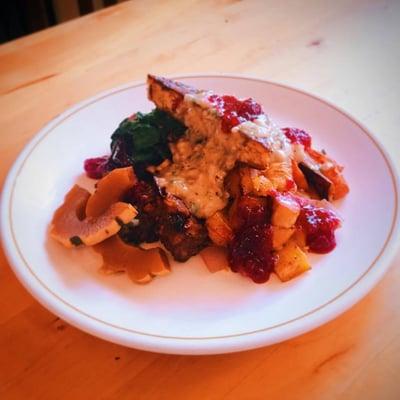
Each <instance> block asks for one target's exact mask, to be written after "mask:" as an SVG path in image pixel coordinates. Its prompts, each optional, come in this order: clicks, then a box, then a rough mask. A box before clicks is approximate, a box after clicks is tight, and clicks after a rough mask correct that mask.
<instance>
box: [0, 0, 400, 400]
mask: <svg viewBox="0 0 400 400" xmlns="http://www.w3.org/2000/svg"><path fill="white" fill-rule="evenodd" d="M399 39H400V2H399V1H396V0H393V1H389V0H387V1H385V0H375V1H373V0H353V1H351V0H347V1H343V0H337V1H334V2H333V1H332V2H328V1H320V0H312V1H311V0H310V1H302V0H298V1H295V0H292V1H289V0H284V1H283V0H280V1H234V0H230V1H228V0H226V1H223V0H219V1H217V0H214V1H212V0H190V1H189V0H188V1H183V0H182V1H178V0H176V1H163V2H161V1H159V2H158V1H146V2H145V1H140V0H137V1H132V2H128V3H123V4H121V5H119V6H115V7H111V8H108V9H105V10H103V11H101V12H98V13H95V14H91V15H89V16H86V17H84V18H80V19H78V20H75V21H72V22H69V23H66V24H63V25H60V26H58V27H55V28H52V29H48V30H46V31H43V32H40V33H37V34H34V35H32V36H29V37H26V38H23V39H21V40H17V41H14V42H11V43H8V44H5V45H3V46H0V95H1V97H0V126H1V131H0V132H1V133H0V135H1V136H0V138H1V147H0V160H1V164H0V184H2V183H3V181H4V178H5V176H6V173H7V171H8V169H9V167H10V166H11V164H12V162H13V160H14V159H15V158H16V156H17V154H18V153H19V152H20V150H21V149H22V148H23V146H24V145H25V144H26V143H27V141H28V140H29V139H30V138H31V137H32V136H33V135H34V134H35V133H36V132H37V130H38V129H39V128H40V127H42V126H43V125H44V124H45V123H46V122H47V121H48V120H49V119H51V118H53V117H54V116H56V115H57V114H59V113H61V112H62V111H64V110H65V109H66V108H67V107H69V106H71V105H72V104H74V103H75V102H77V101H80V100H82V99H84V98H86V97H88V96H91V95H93V94H95V93H97V92H99V91H102V90H104V89H107V88H111V87H113V86H115V85H119V84H121V83H124V82H127V81H131V80H138V79H144V77H145V75H146V73H147V72H150V71H151V72H153V73H157V74H162V75H165V74H178V73H186V72H197V71H201V72H222V71H223V72H232V73H245V74H247V75H250V76H256V77H261V78H266V79H269V80H276V81H279V82H283V83H287V84H290V85H294V86H297V87H300V88H302V89H305V90H308V91H312V92H314V93H316V94H317V95H320V96H322V97H324V98H326V99H328V100H330V101H332V102H334V103H336V104H338V105H339V106H340V107H342V108H344V109H346V110H347V111H348V112H350V113H351V114H353V115H354V116H355V117H356V118H357V119H359V120H360V121H361V122H362V123H364V124H365V125H366V126H367V127H368V128H370V129H371V130H372V131H373V132H375V134H376V135H377V136H378V137H379V139H380V140H381V141H382V142H383V144H384V145H386V147H387V149H388V150H389V152H390V153H391V155H392V156H393V158H394V159H395V160H396V162H397V165H399V154H400V145H399V143H400V141H399V139H398V132H399V126H400V112H399V104H400V79H399V69H400V45H399ZM399 264H400V257H399V255H398V256H397V258H396V260H395V262H394V263H393V265H392V268H391V269H390V270H389V272H388V273H387V274H386V276H385V278H384V279H383V280H382V281H381V282H380V283H379V284H378V285H377V287H376V288H375V289H374V290H373V291H372V292H371V293H370V294H369V295H368V296H367V297H366V298H365V299H364V300H362V301H361V302H359V303H358V304H357V305H356V306H354V307H353V308H352V309H351V310H350V311H348V312H346V313H345V314H344V315H342V316H341V317H339V318H337V319H336V320H334V321H332V322H330V323H328V324H326V325H325V326H323V327H321V328H319V329H316V330H314V331H312V332H310V333H308V334H305V335H302V336H300V337H298V338H296V339H293V340H289V341H287V342H285V343H281V344H277V345H274V346H270V347H266V348H262V349H257V350H253V351H247V352H242V353H237V354H226V355H219V356H202V357H194V356H193V357H192V356H173V355H160V354H154V353H148V352H143V351H136V350H133V349H129V348H124V347H121V346H118V345H114V344H111V343H108V342H105V341H102V340H100V339H97V338H95V337H92V336H89V335H87V334H85V333H83V332H80V331H79V330H77V329H75V328H73V327H72V326H69V325H67V324H66V323H65V322H63V321H62V320H60V319H59V318H57V317H56V316H54V315H52V314H51V313H50V312H48V311H47V310H45V309H44V308H43V307H41V306H40V305H39V304H38V303H37V302H36V300H34V299H33V298H32V297H31V296H30V295H29V294H28V293H27V292H26V291H25V290H24V289H23V288H22V286H21V285H20V283H19V282H18V281H17V280H16V278H15V276H14V274H13V272H12V271H11V269H10V267H9V265H8V263H7V261H6V259H5V257H4V253H3V252H2V251H0V266H1V268H0V398H1V399H4V400H5V399H75V398H77V399H78V398H85V399H99V398H116V399H125V398H127V399H150V398H151V399H153V398H156V399H222V398H224V399H275V398H277V399H308V400H310V399H336V398H341V399H342V398H343V399H384V400H388V399H399V398H400V296H399V289H400V288H399V285H400V269H398V268H396V266H397V267H398V266H399Z"/></svg>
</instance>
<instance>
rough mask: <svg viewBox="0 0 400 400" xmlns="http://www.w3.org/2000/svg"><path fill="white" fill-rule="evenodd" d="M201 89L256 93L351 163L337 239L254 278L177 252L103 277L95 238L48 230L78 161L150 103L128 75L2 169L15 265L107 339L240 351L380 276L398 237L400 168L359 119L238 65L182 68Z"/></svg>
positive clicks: (151, 346) (279, 336) (54, 306)
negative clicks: (156, 274)
mask: <svg viewBox="0 0 400 400" xmlns="http://www.w3.org/2000/svg"><path fill="white" fill-rule="evenodd" d="M176 79H179V80H182V81H184V82H186V83H189V84H192V85H194V86H196V87H199V88H205V89H213V90H215V91H216V92H219V93H229V94H234V95H236V96H238V97H247V96H251V97H253V98H254V99H256V100H257V101H258V102H260V103H261V104H262V105H263V107H264V110H266V111H267V113H268V114H269V115H270V116H271V118H272V119H274V120H275V121H276V122H277V123H278V124H280V125H281V126H295V127H299V128H303V129H305V130H307V131H309V132H310V133H311V134H312V136H313V139H314V147H315V148H320V149H321V148H324V149H326V150H327V151H328V154H329V155H330V156H332V157H333V158H334V159H335V160H337V161H338V162H339V163H341V164H343V165H344V166H345V171H344V173H345V176H346V178H347V180H348V182H349V185H350V188H351V191H350V194H349V195H348V196H347V198H346V199H345V200H343V201H342V202H339V203H337V208H338V210H339V213H340V214H341V216H342V217H343V219H344V223H343V227H342V228H341V229H340V230H339V231H338V232H337V241H338V245H337V248H336V249H335V250H334V251H333V252H332V253H330V254H327V255H324V256H315V255H311V256H310V261H311V264H312V267H313V268H312V270H311V271H310V272H308V273H306V274H303V275H302V276H300V277H298V278H296V279H294V280H292V281H290V282H287V283H281V282H279V281H278V279H277V278H276V277H275V276H274V277H272V278H271V279H270V281H269V282H268V283H266V284H262V285H257V284H254V283H253V282H252V281H250V280H249V279H245V278H244V277H242V276H240V275H239V274H234V273H230V272H219V273H215V274H211V273H209V272H208V271H207V269H206V267H205V266H204V265H203V263H202V261H201V259H200V258H199V257H194V258H192V259H191V260H190V261H188V262H187V263H185V264H177V263H174V264H173V265H172V273H171V274H170V275H168V276H166V277H162V278H156V279H154V280H153V281H152V282H151V283H150V284H148V285H143V286H142V285H135V284H133V283H132V282H131V281H130V280H129V279H128V277H127V276H126V275H115V276H104V275H102V274H100V273H99V272H98V268H99V265H100V261H101V260H100V259H99V256H98V255H97V254H95V253H94V252H93V251H92V249H90V248H82V249H72V250H71V249H65V248H63V247H62V246H61V245H59V244H58V243H56V242H55V241H53V240H51V239H49V237H48V226H49V222H50V220H51V218H52V215H53V212H54V210H55V209H56V208H57V207H58V206H59V205H60V204H61V203H62V201H63V197H64V195H65V194H66V193H67V191H68V190H69V189H70V188H71V186H72V185H73V184H74V183H76V182H78V183H80V184H82V185H91V184H92V182H90V180H89V179H86V178H85V177H84V176H83V174H82V164H83V160H84V159H86V158H88V157H94V156H98V155H103V154H106V153H107V152H108V149H109V143H110V135H111V133H112V132H113V131H114V129H115V128H116V126H117V124H118V123H119V122H120V121H121V120H122V119H123V118H125V117H126V116H129V115H130V114H132V113H133V112H136V111H139V110H140V111H143V112H147V111H149V110H151V108H152V104H151V103H150V102H149V101H148V100H147V98H146V86H145V85H144V84H143V83H140V84H128V85H125V86H122V87H119V88H116V89H112V90H110V91H107V92H104V93H101V94H100V95H98V96H95V97H93V98H91V99H89V100H87V101H84V102H82V103H80V104H78V105H76V106H75V107H73V108H71V109H70V110H68V111H66V112H65V113H63V114H62V115H60V116H58V117H57V118H56V119H54V120H53V121H51V122H50V123H49V124H48V125H47V126H46V127H45V128H43V129H42V130H41V131H40V132H39V133H38V134H37V135H36V136H35V137H34V139H33V140H32V141H31V142H30V143H29V144H28V146H27V147H26V148H25V149H24V151H23V152H22V153H21V155H20V156H19V157H18V159H17V161H16V162H15V165H14V166H13V168H12V170H11V171H10V173H9V176H8V178H7V181H6V184H5V187H4V192H3V199H2V204H1V229H2V236H3V241H4V247H5V249H6V252H7V256H8V258H9V261H10V263H11V265H12V267H13V268H14V271H15V273H16V274H17V276H18V278H19V279H20V280H21V282H22V283H23V284H24V285H25V287H26V288H27V289H28V290H29V291H30V292H31V293H32V295H33V296H35V297H36V298H37V299H38V300H39V301H40V302H41V303H42V304H43V305H44V306H45V307H47V308H48V309H50V310H51V311H52V312H54V313H55V314H57V315H58V316H60V317H61V318H63V319H65V320H66V321H67V322H69V323H70V324H72V325H75V326H76V327H78V328H80V329H82V330H84V331H86V332H89V333H91V334H93V335H96V336H99V337H101V338H104V339H107V340H110V341H113V342H116V343H120V344H123V345H126V346H131V347H135V348H139V349H145V350H152V351H157V352H166V353H179V354H210V353H223V352H232V351H239V350H244V349H250V348H255V347H259V346H264V345H268V344H272V343H276V342H279V341H282V340H285V339H288V338H291V337H293V336H296V335H299V334H301V333H303V332H306V331H309V330H310V329H313V328H315V327H317V326H319V325H321V324H323V323H325V322H327V321H328V320H330V319H332V318H334V317H335V316H337V315H338V314H340V313H342V312H343V311H345V310H346V309H348V308H349V307H350V306H351V305H353V304H354V303H355V302H356V301H357V300H359V299H361V298H362V297H363V296H364V295H365V294H366V293H367V292H368V291H369V290H370V289H371V288H372V286H373V285H374V284H375V283H376V282H377V281H378V280H379V279H380V278H381V277H382V275H383V274H384V272H385V270H386V269H387V268H388V266H389V263H390V259H391V258H392V256H393V255H394V251H395V242H396V237H398V234H399V230H398V220H399V216H398V209H397V208H398V203H399V199H398V187H399V186H398V179H397V177H396V174H395V172H394V168H393V165H392V163H391V162H390V161H389V159H388V156H387V154H386V153H385V152H384V151H383V149H382V147H381V145H379V143H378V142H377V141H376V139H374V138H373V137H372V135H371V134H370V133H368V132H367V131H366V129H365V128H363V127H362V126H361V125H360V124H359V123H357V122H356V121H354V120H353V119H352V118H351V117H349V116H348V115H347V114H345V113H344V112H342V111H340V110H339V109H337V108H336V107H334V106H332V105H330V104H328V103H326V102H325V101H323V100H321V99H319V98H317V97H315V96H312V95H310V94H307V93H304V92H302V91H299V90H297V89H293V88H290V87H287V86H283V85H279V84H276V83H271V82H266V81H262V80H256V79H248V78H243V77H232V76H190V77H180V78H176Z"/></svg>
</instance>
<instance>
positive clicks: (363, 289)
mask: <svg viewBox="0 0 400 400" xmlns="http://www.w3.org/2000/svg"><path fill="white" fill-rule="evenodd" d="M170 78H171V79H178V80H179V79H188V78H217V79H218V78H227V79H239V80H250V81H256V82H259V83H261V84H269V85H274V86H280V87H282V88H284V89H288V90H290V91H295V92H298V93H300V94H302V95H306V96H308V97H311V98H314V99H315V100H317V101H318V102H321V103H323V104H324V105H327V106H329V107H330V108H332V109H333V110H335V111H336V112H339V113H340V114H342V115H344V116H345V117H346V118H347V119H348V120H350V121H351V122H352V123H354V124H356V125H357V126H358V127H359V128H360V129H361V130H362V132H363V133H364V134H365V135H366V136H367V137H368V138H369V139H370V140H371V141H372V142H373V145H374V147H375V148H376V149H377V150H378V151H379V152H380V154H381V156H382V157H383V159H384V161H385V165H386V167H387V169H388V171H389V173H390V175H391V181H392V184H393V190H394V195H395V200H396V201H395V205H394V214H393V220H392V226H391V229H390V231H389V234H388V236H387V238H386V240H385V243H384V244H383V246H382V248H381V249H380V251H379V253H378V255H377V256H376V258H375V260H373V261H372V263H371V264H370V266H369V268H368V269H367V270H366V271H365V272H364V273H363V274H362V275H361V276H360V277H358V279H357V280H356V281H355V282H353V283H352V284H351V285H350V286H349V287H347V288H346V289H345V290H343V291H342V292H341V293H340V294H338V295H336V296H335V297H334V298H333V299H331V300H329V301H328V302H326V303H324V304H322V305H320V306H319V307H317V308H315V309H313V310H311V311H309V312H307V313H305V314H302V315H300V316H298V317H296V318H293V319H291V320H288V321H285V322H282V323H280V324H276V325H273V326H270V327H267V328H261V329H257V330H255V331H251V332H242V333H237V334H230V335H222V336H216V337H173V336H164V335H157V334H152V333H146V332H140V331H135V330H131V329H128V328H124V327H120V326H117V325H114V324H111V323H109V322H106V321H103V320H101V319H99V318H96V317H94V316H91V315H90V314H87V313H85V312H84V311H82V310H79V309H77V308H76V307H75V306H74V305H72V304H69V303H68V302H66V301H65V300H63V299H62V298H61V297H59V296H57V295H56V294H55V293H54V292H52V291H51V289H49V288H48V287H47V285H45V284H44V283H43V282H42V281H41V280H40V279H39V278H38V277H37V276H36V275H35V274H34V273H33V271H32V270H31V269H30V268H29V264H28V263H26V261H25V260H24V258H23V255H22V254H21V252H20V251H19V249H18V245H17V241H16V240H15V239H14V237H13V232H12V226H11V225H12V224H11V223H10V224H8V223H7V222H9V218H10V219H11V214H10V211H11V206H12V203H11V199H12V194H13V184H14V183H15V182H16V180H17V178H18V175H19V173H20V172H21V171H22V169H23V165H24V163H25V161H26V160H27V159H28V157H29V155H30V153H31V152H32V151H33V150H34V149H35V146H36V145H37V144H39V143H40V142H41V141H42V140H43V139H44V138H45V137H46V136H47V134H49V133H50V132H51V131H52V130H53V129H55V128H56V127H57V126H58V125H59V124H61V123H62V122H63V121H64V120H65V119H67V118H69V117H70V116H71V115H73V114H74V113H76V112H79V110H81V109H83V108H85V107H87V106H89V105H91V104H93V103H95V102H97V101H99V100H101V99H102V98H105V97H108V96H110V95H113V94H115V93H118V92H121V91H124V90H129V89H134V88H137V87H140V86H145V85H146V82H145V81H143V80H138V81H132V82H128V83H125V84H122V85H119V86H116V87H113V88H110V89H108V90H104V91H101V92H100V93H98V94H95V95H94V96H90V97H89V98H86V99H84V100H82V101H80V102H78V103H76V104H75V105H73V106H72V107H69V108H67V109H66V110H64V111H63V112H61V113H60V114H58V115H57V116H55V117H54V118H52V119H51V120H50V121H49V122H47V123H46V124H45V125H44V126H43V127H42V128H41V129H40V130H39V131H38V132H37V133H36V134H34V136H33V137H32V139H31V140H30V141H29V142H28V143H27V144H26V146H25V147H24V149H23V150H22V151H21V152H20V153H19V155H18V156H17V158H16V160H15V161H14V163H13V165H12V167H11V169H10V170H9V172H8V175H7V177H6V179H5V181H4V186H3V191H2V195H1V238H2V242H3V249H4V252H5V255H6V257H7V259H8V261H9V263H10V266H11V268H12V269H13V271H14V273H15V274H16V275H17V277H18V279H19V281H20V282H21V283H22V284H23V286H24V287H25V288H26V289H27V290H28V292H30V293H31V294H32V295H33V297H34V298H35V299H36V300H38V301H39V302H40V303H41V304H42V305H43V306H44V307H45V308H47V309H49V310H50V311H52V312H53V313H55V314H56V315H59V316H61V317H62V318H63V319H65V320H66V321H67V322H68V323H70V324H71V325H74V326H76V327H78V328H79V329H81V330H83V331H86V332H88V333H90V334H92V335H95V336H98V337H101V338H103V339H106V340H110V341H113V342H116V343H119V344H123V345H127V346H129V347H135V348H139V349H144V350H151V351H158V352H165V353H175V354H212V353H225V352H233V351H241V350H245V349H250V348H255V347H260V346H265V345H270V344H273V343H277V342H280V341H283V340H287V339H289V338H291V337H295V336H298V335H300V334H302V333H304V332H308V331H310V330H312V329H314V328H316V327H318V326H320V325H323V324H325V323H326V322H328V321H330V320H332V319H334V318H335V317H337V316H339V315H340V314H342V313H343V312H345V311H346V310H348V309H349V308H350V307H352V306H353V305H354V304H355V303H356V302H357V301H359V300H361V299H362V298H363V297H364V296H365V295H366V294H367V293H368V292H369V291H370V290H371V289H372V288H373V286H375V285H376V284H377V283H378V282H379V280H380V279H381V278H382V277H383V275H384V274H385V273H386V271H387V270H388V268H389V267H390V264H391V261H392V260H393V258H394V256H395V255H396V252H397V245H396V242H397V239H398V238H399V236H400V229H399V211H398V199H399V195H398V193H399V186H400V185H399V176H398V172H397V169H396V165H395V164H394V163H393V161H392V159H391V156H390V155H389V154H388V153H387V151H386V149H385V148H384V147H383V145H382V144H381V143H380V141H379V140H378V139H377V138H376V137H375V136H374V135H373V134H372V133H371V132H370V131H369V130H368V129H367V128H366V127H365V126H363V125H362V124H361V123H360V122H359V121H357V120H356V119H355V118H354V117H352V116H351V115H350V114H348V113H347V112H346V111H344V110H342V109H341V108H340V107H338V106H336V105H334V104H332V103H330V102H329V101H326V100H325V99H323V98H321V97H319V96H317V95H314V94H312V93H309V92H307V91H305V90H302V89H298V88H296V87H293V86H290V85H286V84H283V83H280V82H276V81H269V80H265V79H261V78H255V77H250V76H248V75H243V74H224V73H218V74H215V73H211V74H204V73H199V74H195V73H194V74H185V75H179V76H170ZM10 222H11V221H10ZM21 262H22V264H24V262H25V264H26V265H22V264H21ZM378 267H379V268H378ZM26 272H28V273H29V274H30V275H31V279H29V278H28V277H27V276H26ZM32 277H33V278H34V281H33V282H32ZM360 283H362V284H360ZM43 290H47V291H48V293H44V292H43ZM49 294H51V296H50V295H49ZM59 302H61V304H60V303H59ZM65 307H67V308H65ZM76 311H78V313H79V314H80V315H78V316H77V315H75V314H74V313H75V312H76ZM87 318H89V321H86V319H87ZM304 321H305V322H304ZM300 322H303V324H301V323H300ZM98 324H100V326H98ZM277 328H278V330H279V329H280V330H281V332H280V334H278V335H277V334H276V332H275V334H274V332H273V331H274V330H275V331H276V329H277ZM110 329H111V332H110ZM115 329H116V330H117V331H116V332H113V331H112V330H115ZM127 332H128V334H129V335H130V337H126V336H125V334H126V333H127ZM271 333H272V334H271ZM249 338H250V339H249ZM222 342H223V343H222Z"/></svg>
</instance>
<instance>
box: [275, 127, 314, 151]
mask: <svg viewBox="0 0 400 400" xmlns="http://www.w3.org/2000/svg"><path fill="white" fill-rule="evenodd" d="M282 130H283V133H284V134H285V136H286V137H287V138H288V139H289V140H290V142H291V143H293V144H302V145H303V146H304V147H305V148H306V149H308V148H310V147H311V136H310V135H309V134H308V133H307V132H306V131H303V130H301V129H298V128H283V129H282Z"/></svg>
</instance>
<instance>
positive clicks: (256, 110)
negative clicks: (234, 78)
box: [207, 94, 263, 133]
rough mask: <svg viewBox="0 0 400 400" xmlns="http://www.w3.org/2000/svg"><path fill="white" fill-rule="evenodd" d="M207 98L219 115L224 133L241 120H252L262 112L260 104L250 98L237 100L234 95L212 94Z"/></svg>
mask: <svg viewBox="0 0 400 400" xmlns="http://www.w3.org/2000/svg"><path fill="white" fill-rule="evenodd" d="M207 99H208V101H209V102H210V103H211V104H212V105H213V106H214V107H215V108H216V110H217V111H218V113H219V114H220V115H221V118H222V130H223V131H224V132H226V133H229V132H230V131H231V129H232V128H233V127H235V126H237V125H239V124H241V123H242V122H245V121H253V120H254V119H255V118H257V116H258V115H260V114H263V110H262V107H261V105H260V104H258V103H256V102H255V101H254V100H253V99H251V98H249V99H246V100H239V99H237V98H236V97H234V96H218V95H217V94H213V95H211V96H208V98H207Z"/></svg>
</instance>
